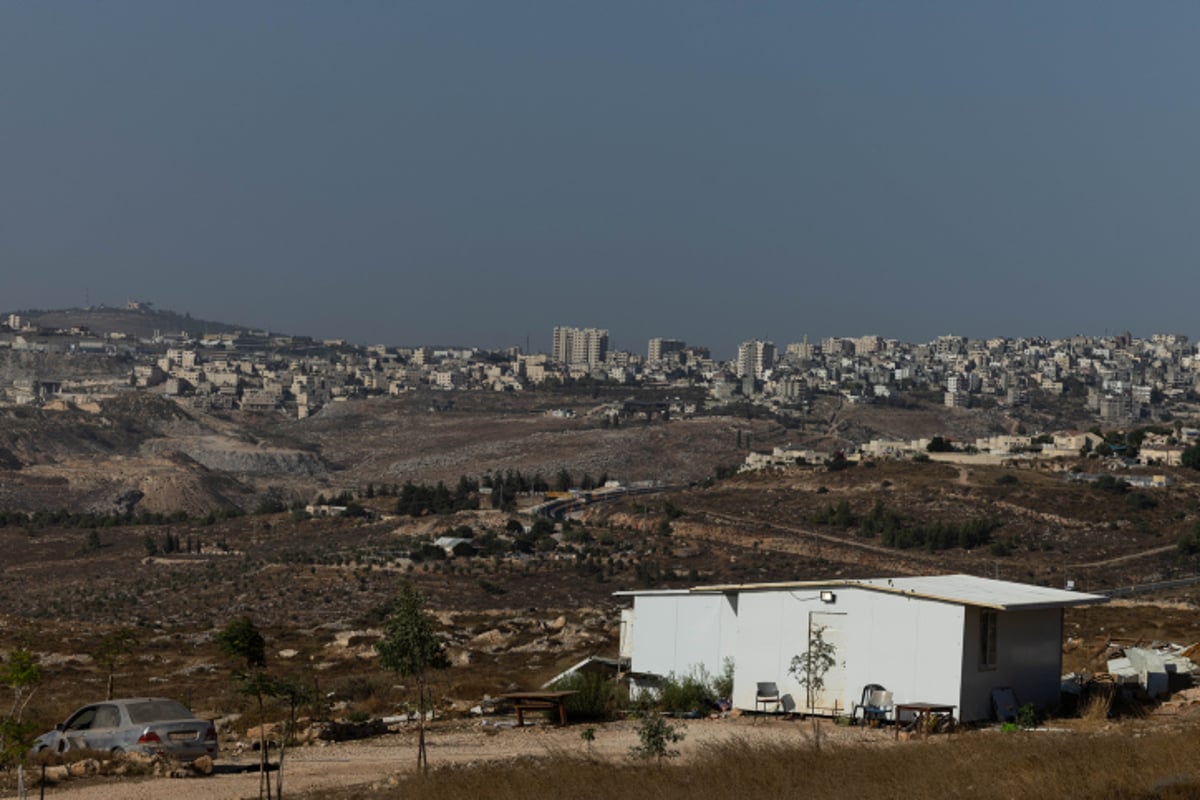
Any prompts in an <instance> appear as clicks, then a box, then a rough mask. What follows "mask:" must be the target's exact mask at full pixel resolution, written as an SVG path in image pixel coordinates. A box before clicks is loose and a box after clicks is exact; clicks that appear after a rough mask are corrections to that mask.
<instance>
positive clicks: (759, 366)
mask: <svg viewBox="0 0 1200 800" xmlns="http://www.w3.org/2000/svg"><path fill="white" fill-rule="evenodd" d="M773 366H775V344H774V343H773V342H763V341H759V340H757V339H755V340H753V341H750V342H742V343H741V344H740V345H738V355H737V376H738V377H739V378H744V377H746V376H747V375H752V376H754V378H756V379H757V380H762V378H763V375H764V373H766V372H767V371H768V370H770V369H771V368H772V367H773Z"/></svg>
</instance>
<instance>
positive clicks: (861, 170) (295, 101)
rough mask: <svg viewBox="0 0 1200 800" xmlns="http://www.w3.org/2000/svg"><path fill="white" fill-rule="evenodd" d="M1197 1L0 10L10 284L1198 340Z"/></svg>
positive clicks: (453, 311) (344, 311)
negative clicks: (1128, 333) (1159, 333)
mask: <svg viewBox="0 0 1200 800" xmlns="http://www.w3.org/2000/svg"><path fill="white" fill-rule="evenodd" d="M1197 42H1200V4H1196V3H1188V2H1173V3H1167V2H1146V3H1133V2H1121V3H1106V2H1099V1H1098V0H1087V1H1086V2H1057V1H1055V0H1050V1H1049V2H1047V0H1030V1H1028V2H1019V1H1017V2H999V1H997V2H992V3H977V2H970V1H969V0H943V1H942V2H931V3H925V2H918V1H916V0H904V2H895V0H884V1H882V2H852V1H851V0H836V2H834V1H832V0H830V1H828V2H800V0H788V1H787V2H779V3H770V2H749V3H747V2H732V1H730V2H719V3H713V2H704V1H703V0H685V1H684V2H659V1H657V0H636V2H628V3H625V2H619V0H594V1H593V2H571V1H570V0H547V1H546V2H542V3H527V2H520V1H519V0H503V2H497V1H496V0H481V2H475V3H460V2H453V0H436V2H429V3H421V2H407V1H405V0H401V1H399V2H360V1H354V0H351V1H350V2H321V3H304V2H296V0H287V2H282V1H280V2H273V3H268V2H245V0H238V1H237V2H214V1H213V0H205V2H193V3H185V2H161V1H160V0H153V2H150V1H148V2H137V3H133V2H116V1H115V0H106V2H103V3H84V2H54V1H53V0H38V2H28V3H16V2H11V3H3V4H0V308H3V309H14V308H28V307H40V308H57V307H64V306H72V305H84V304H85V303H87V302H88V301H90V302H91V303H93V304H98V303H108V304H118V303H123V302H124V301H125V300H126V298H128V297H136V298H139V299H144V300H149V301H152V302H154V303H156V304H157V305H158V306H160V307H164V308H170V309H173V310H177V311H181V312H182V311H188V312H190V313H192V315H193V316H198V317H204V318H210V319H218V320H222V321H228V322H234V323H238V324H246V325H257V326H263V327H269V328H271V329H273V330H279V331H288V332H294V333H308V334H313V335H317V336H345V337H347V338H350V339H352V340H354V341H359V342H366V343H373V342H386V343H390V344H421V343H429V344H436V343H447V344H449V343H456V344H478V345H482V346H489V347H491V346H496V347H499V346H506V345H510V344H524V341H525V338H526V336H527V335H528V336H529V337H530V338H531V343H532V345H533V347H534V348H535V349H548V348H549V344H550V329H551V327H552V326H554V325H556V324H564V325H577V326H581V327H582V326H598V327H607V328H609V329H610V330H611V334H612V344H613V345H614V346H616V347H619V348H623V349H633V350H639V351H644V350H645V346H646V339H647V338H649V337H651V336H664V337H673V338H683V339H686V340H688V341H689V342H695V343H699V344H707V345H709V346H711V347H712V348H713V349H714V351H716V352H717V354H719V355H728V354H729V353H731V352H732V350H733V349H734V348H735V347H736V343H737V342H738V341H739V340H742V339H747V338H753V337H763V336H765V337H770V338H771V339H773V340H774V341H776V342H777V343H778V344H780V346H782V345H783V344H784V343H786V342H789V341H798V340H799V339H800V338H801V337H802V336H803V335H804V334H808V335H809V336H810V338H818V337H821V336H828V335H847V336H848V335H861V334H866V333H877V334H880V335H884V336H894V337H898V338H901V339H906V340H926V339H930V338H932V337H934V336H936V335H937V334H941V333H951V332H953V333H960V334H965V335H970V336H990V335H1014V336H1017V335H1047V336H1057V335H1067V334H1072V333H1096V334H1099V333H1103V332H1105V331H1106V330H1107V331H1110V332H1112V331H1120V330H1125V329H1130V330H1132V331H1133V332H1134V333H1135V334H1149V333H1151V332H1153V331H1156V330H1172V331H1180V332H1183V333H1187V334H1190V335H1192V336H1195V335H1196V334H1197V330H1196V326H1195V325H1194V324H1193V319H1194V317H1195V308H1196V298H1195V293H1196V292H1195V290H1196V287H1197V284H1198V283H1200V281H1198V280H1197V274H1198V271H1197V268H1198V266H1200V264H1198V258H1197V254H1198V249H1197V246H1198V245H1200V158H1198V149H1200V47H1198V46H1197Z"/></svg>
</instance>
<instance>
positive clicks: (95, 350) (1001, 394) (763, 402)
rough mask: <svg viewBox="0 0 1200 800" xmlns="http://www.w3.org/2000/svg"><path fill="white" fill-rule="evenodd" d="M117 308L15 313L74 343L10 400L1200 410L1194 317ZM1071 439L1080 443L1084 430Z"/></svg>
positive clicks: (1067, 415) (680, 409)
mask: <svg viewBox="0 0 1200 800" xmlns="http://www.w3.org/2000/svg"><path fill="white" fill-rule="evenodd" d="M103 311H104V313H103V314H98V313H96V310H93V309H88V310H77V311H66V312H32V313H29V312H27V313H9V314H7V315H4V316H3V318H2V319H0V351H10V352H11V353H13V354H47V355H69V356H72V357H73V358H71V359H70V360H68V361H58V362H53V361H50V362H47V363H46V364H43V365H40V366H39V365H35V364H34V363H33V362H29V361H26V362H23V364H24V367H23V368H14V367H13V366H12V365H11V362H10V366H9V367H8V368H7V369H5V370H3V371H2V372H0V399H2V400H3V401H5V402H7V403H10V404H16V405H23V404H43V403H49V402H53V401H56V400H61V401H66V402H71V403H75V404H86V403H88V402H95V401H97V400H100V399H104V398H106V397H111V396H114V395H115V394H118V393H120V392H124V391H128V390H130V389H134V390H143V391H152V392H155V393H158V394H163V395H165V396H168V397H175V398H180V400H181V401H182V402H184V403H185V404H186V405H188V406H190V407H193V408H196V409H201V410H206V411H213V410H217V411H219V410H231V409H241V410H246V411H276V412H279V413H281V414H285V415H288V416H291V417H293V418H300V419H303V418H305V417H307V416H309V415H311V414H313V413H315V412H317V411H318V410H320V409H321V408H323V407H325V406H327V405H329V404H330V403H334V402H342V401H349V400H355V399H361V398H365V397H371V396H378V395H399V394H403V393H405V392H411V391H415V390H419V389H431V390H436V391H444V392H447V393H453V392H463V391H477V392H478V391H483V392H522V391H530V390H538V389H545V388H558V387H571V386H576V387H578V386H585V387H587V386H598V385H599V386H609V387H625V388H627V389H629V390H630V391H631V393H632V392H633V391H634V390H638V389H658V390H668V391H669V392H676V393H679V392H683V391H685V390H687V394H688V398H689V399H688V400H687V401H674V402H671V401H668V402H667V403H666V404H665V405H663V406H662V407H661V408H660V409H658V410H660V411H661V412H662V413H666V414H674V415H687V414H693V413H696V412H697V411H698V410H700V409H703V408H710V409H711V408H713V407H720V406H728V405H730V404H741V405H744V406H747V407H750V408H751V409H755V410H758V411H760V412H762V413H771V414H774V415H777V416H778V417H779V418H780V419H782V420H787V419H790V418H792V419H801V418H803V417H805V416H806V415H808V414H810V413H811V412H812V411H813V409H814V405H815V403H816V402H817V401H818V400H819V399H820V398H822V397H837V398H840V399H841V400H843V401H845V402H848V403H854V404H874V405H880V406H885V407H896V408H905V407H910V406H912V405H914V404H919V403H923V404H926V405H940V406H944V407H946V408H952V409H972V410H976V411H981V412H987V411H1001V412H1004V413H1006V414H1008V415H1010V416H1012V417H1014V418H1016V419H1020V418H1022V417H1023V416H1031V417H1037V416H1039V415H1040V416H1041V417H1043V418H1045V419H1046V420H1047V421H1050V422H1054V423H1064V424H1065V423H1071V424H1074V425H1077V426H1080V427H1084V428H1088V427H1092V426H1093V425H1101V426H1128V425H1130V424H1131V423H1138V424H1161V423H1169V422H1171V421H1172V420H1174V419H1177V418H1180V417H1183V418H1186V417H1188V416H1193V415H1196V414H1197V413H1198V412H1200V392H1198V387H1200V355H1198V354H1197V347H1196V345H1195V344H1192V343H1190V342H1189V341H1188V338H1187V337H1186V336H1183V335H1179V334H1154V335H1153V336H1151V337H1149V338H1147V339H1141V338H1135V337H1133V336H1131V335H1129V334H1121V335H1117V336H1108V337H1098V336H1082V335H1081V336H1073V337H1070V338H1066V339H1053V340H1050V339H1044V338H1036V337H1035V338H993V339H987V340H977V339H969V338H967V337H963V336H939V337H937V339H935V340H934V341H932V342H925V343H907V342H900V341H897V340H895V339H886V338H883V337H880V336H860V337H853V338H836V337H831V338H825V339H822V340H821V341H820V342H813V343H810V342H808V341H807V338H805V339H804V340H803V341H801V342H794V343H789V344H787V345H785V346H784V347H783V348H782V349H779V348H777V347H776V346H775V344H774V343H773V342H769V341H760V340H753V341H746V342H742V343H740V344H739V345H738V347H737V355H736V357H735V358H733V359H731V360H727V361H722V360H718V359H715V358H714V357H713V356H712V353H711V350H710V348H709V347H707V346H697V345H689V344H688V343H686V342H684V341H681V340H678V339H665V338H655V339H651V340H650V341H649V342H648V344H647V348H646V353H645V354H644V355H643V354H642V353H633V352H628V351H621V350H611V349H610V348H609V346H608V340H609V332H608V331H607V330H602V329H594V328H588V329H579V328H570V327H556V328H555V329H554V331H553V346H552V350H551V352H550V353H528V352H522V351H521V349H520V348H518V347H512V348H508V349H504V350H484V349H480V348H477V347H434V346H391V345H383V344H379V345H370V346H356V345H352V344H349V343H347V342H346V341H344V340H341V339H325V340H315V339H312V338H310V337H305V336H289V335H279V334H273V333H271V332H269V331H264V330H254V329H238V328H236V327H234V326H230V325H224V324H219V323H196V324H193V325H191V326H190V327H191V330H190V331H189V330H176V331H171V330H162V329H154V330H153V332H152V333H149V334H145V333H143V334H141V335H139V333H138V332H137V331H138V330H139V329H144V328H145V327H146V322H145V320H146V318H147V315H149V314H151V313H156V312H151V310H150V308H149V307H148V305H147V304H144V303H140V302H137V301H130V303H129V304H128V306H127V307H126V308H125V309H107V310H103ZM89 319H91V320H92V322H93V324H90V325H89V324H88V321H89ZM101 319H102V321H101ZM178 319H182V318H178ZM189 321H190V318H189ZM97 323H99V324H97ZM207 331H212V332H207ZM449 396H450V397H452V394H451V395H449ZM632 396H633V397H636V394H633V395H632ZM614 413H615V412H614ZM1013 432H1014V433H1016V431H1013ZM1046 432H1050V431H1034V433H1046ZM932 433H935V434H936V433H938V432H936V431H935V432H932ZM858 444H866V442H865V441H863V442H858ZM966 444H970V445H971V446H974V447H979V445H978V444H977V443H975V442H973V441H972V442H968V443H966ZM1032 444H1033V443H1032V442H1027V441H1024V440H1020V441H1007V442H1000V441H997V442H991V443H985V444H984V445H983V449H987V450H996V449H1002V448H1008V449H1013V448H1016V449H1021V448H1024V449H1026V450H1027V449H1029V448H1030V447H1031V446H1032ZM1058 446H1064V447H1072V448H1074V447H1075V442H1074V441H1071V442H1069V443H1064V442H1060V443H1059V445H1058ZM878 447H879V446H877V447H876V449H878ZM1076 449H1077V448H1076ZM1155 457H1156V458H1168V457H1170V456H1169V455H1168V454H1166V453H1164V454H1162V455H1157V456H1155Z"/></svg>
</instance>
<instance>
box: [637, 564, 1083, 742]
mask: <svg viewBox="0 0 1200 800" xmlns="http://www.w3.org/2000/svg"><path fill="white" fill-rule="evenodd" d="M618 595H619V596H624V597H631V598H632V599H633V608H632V613H627V615H626V617H625V620H624V622H625V628H624V629H623V631H622V642H623V651H622V656H627V657H628V658H629V659H630V669H631V670H632V672H634V673H642V674H650V675H660V676H665V675H668V674H671V673H674V674H676V675H686V674H688V673H690V672H693V671H694V670H695V669H696V668H697V667H701V668H703V669H704V670H706V671H707V672H708V673H709V674H711V675H716V674H719V673H720V671H721V669H722V663H723V661H724V660H725V659H726V658H731V659H733V663H734V685H733V698H732V700H733V705H734V706H735V707H736V708H741V709H747V710H753V709H754V708H755V702H754V701H755V691H756V686H757V684H758V683H759V682H773V683H776V684H777V685H778V687H779V690H780V692H781V694H783V695H784V706H785V707H794V708H797V709H801V710H804V709H805V708H806V706H807V701H806V698H805V697H804V690H803V688H802V686H801V684H800V683H799V681H798V680H797V677H796V676H795V675H792V674H789V672H788V667H789V665H790V664H791V661H792V658H793V657H794V656H796V655H797V654H799V653H801V652H804V651H805V650H807V648H808V647H809V643H810V641H812V638H813V636H814V635H815V633H816V632H817V631H820V636H821V638H822V639H824V641H826V642H828V643H830V644H832V645H833V647H834V655H835V664H834V666H833V668H831V669H830V670H829V671H828V672H827V673H826V674H825V676H824V683H825V687H824V691H823V692H821V693H820V695H818V696H817V697H816V698H815V699H814V703H813V708H814V710H815V711H817V712H819V713H839V712H849V711H850V709H851V708H852V707H853V704H854V703H856V702H858V701H859V699H860V697H861V695H862V689H863V687H864V686H865V685H867V684H881V685H882V686H884V687H885V688H886V689H888V690H889V691H891V692H892V694H893V697H894V699H895V701H896V702H898V703H912V702H929V703H936V704H939V705H949V706H954V707H955V708H956V709H957V711H956V715H957V716H958V717H959V718H960V719H962V720H965V721H972V720H981V719H987V718H988V717H989V716H990V715H991V713H992V709H991V693H992V690H993V689H999V688H1008V689H1011V690H1012V691H1013V693H1014V694H1015V695H1016V698H1017V701H1018V702H1019V703H1020V704H1025V703H1033V704H1034V705H1035V706H1037V707H1039V708H1048V707H1051V706H1053V705H1055V704H1056V703H1057V702H1058V700H1059V685H1060V677H1061V673H1062V612H1063V609H1064V608H1067V607H1069V606H1076V605H1089V604H1094V603H1103V602H1105V601H1106V599H1107V598H1105V597H1102V596H1098V595H1090V594H1082V593H1079V592H1070V591H1064V590H1061V589H1050V588H1045V587H1040V586H1028V585H1025V584H1019V583H1010V582H1007V581H997V580H989V579H986V578H976V577H973V576H970V575H941V576H935V577H920V578H891V579H887V578H882V579H875V580H864V581H825V582H800V583H774V584H745V585H729V586H707V587H697V588H694V589H691V590H683V591H669V592H620V593H618Z"/></svg>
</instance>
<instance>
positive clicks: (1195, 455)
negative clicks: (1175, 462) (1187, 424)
mask: <svg viewBox="0 0 1200 800" xmlns="http://www.w3.org/2000/svg"><path fill="white" fill-rule="evenodd" d="M1179 458H1180V463H1182V464H1183V465H1184V466H1185V467H1191V468H1192V469H1200V444H1194V445H1192V446H1191V447H1185V448H1184V450H1183V452H1182V453H1181V454H1180V455H1179Z"/></svg>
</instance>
